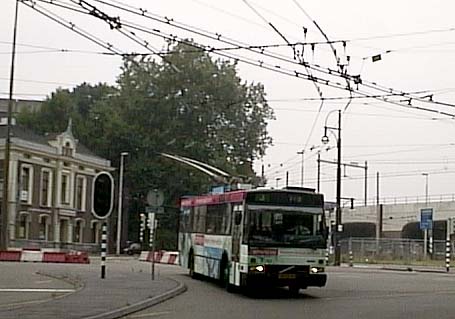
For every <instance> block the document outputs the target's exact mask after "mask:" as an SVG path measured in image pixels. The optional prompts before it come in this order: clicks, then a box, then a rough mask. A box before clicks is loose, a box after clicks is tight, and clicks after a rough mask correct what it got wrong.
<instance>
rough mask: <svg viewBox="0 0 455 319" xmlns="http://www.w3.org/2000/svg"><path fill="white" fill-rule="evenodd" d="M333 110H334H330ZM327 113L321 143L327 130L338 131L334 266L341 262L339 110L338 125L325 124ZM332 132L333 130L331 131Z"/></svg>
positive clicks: (325, 140)
mask: <svg viewBox="0 0 455 319" xmlns="http://www.w3.org/2000/svg"><path fill="white" fill-rule="evenodd" d="M332 112H334V111H332ZM332 112H330V113H328V114H327V117H326V119H325V122H326V125H325V127H324V136H323V137H322V143H324V144H327V143H328V142H329V137H328V136H327V131H328V130H336V131H338V136H337V151H338V152H337V153H338V156H337V162H336V163H337V185H336V211H335V227H336V228H335V237H334V242H335V262H334V265H335V266H339V265H340V264H341V245H340V233H341V232H342V230H343V229H342V228H343V225H342V223H341V110H338V127H329V126H327V119H328V118H329V115H330V114H331V113H332ZM332 133H333V132H332Z"/></svg>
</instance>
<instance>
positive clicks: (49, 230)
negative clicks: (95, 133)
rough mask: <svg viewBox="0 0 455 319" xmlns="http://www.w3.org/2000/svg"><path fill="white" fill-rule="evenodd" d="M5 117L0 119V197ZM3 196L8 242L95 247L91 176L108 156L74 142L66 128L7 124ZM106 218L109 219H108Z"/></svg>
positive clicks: (107, 166)
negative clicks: (55, 130) (48, 130)
mask: <svg viewBox="0 0 455 319" xmlns="http://www.w3.org/2000/svg"><path fill="white" fill-rule="evenodd" d="M6 130H7V127H6V119H3V120H2V121H0V160H1V162H2V163H1V164H0V169H1V170H2V172H1V174H0V178H1V179H2V180H1V182H0V196H2V194H3V192H2V189H1V188H2V187H3V161H4V158H5V137H6ZM11 132H12V136H11V153H10V170H9V171H10V173H9V182H8V185H9V196H8V197H9V200H8V237H9V247H42V248H61V249H76V250H82V251H96V250H98V249H99V241H100V237H101V226H102V223H103V221H102V220H99V219H97V218H95V217H94V216H93V214H92V195H93V187H92V183H93V178H94V176H95V175H96V174H97V173H98V172H100V171H107V172H111V171H113V170H114V168H112V167H111V163H110V161H109V160H106V159H103V158H100V157H98V156H96V155H94V154H93V153H92V152H90V151H89V150H88V149H87V148H85V147H84V146H83V145H81V144H80V143H78V141H77V139H75V137H74V136H73V133H72V131H71V121H70V122H69V123H68V127H67V129H66V131H65V132H62V133H60V134H53V135H46V136H39V135H37V134H35V133H33V132H31V131H30V130H28V129H26V128H24V127H20V126H18V125H12V127H11ZM108 223H109V220H108Z"/></svg>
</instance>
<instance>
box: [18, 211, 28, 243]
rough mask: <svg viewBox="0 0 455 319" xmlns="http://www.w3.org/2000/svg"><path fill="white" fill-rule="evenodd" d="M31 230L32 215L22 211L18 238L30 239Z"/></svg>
mask: <svg viewBox="0 0 455 319" xmlns="http://www.w3.org/2000/svg"><path fill="white" fill-rule="evenodd" d="M29 231H30V215H29V214H27V213H21V214H20V215H19V227H18V228H17V238H19V239H28V238H29Z"/></svg>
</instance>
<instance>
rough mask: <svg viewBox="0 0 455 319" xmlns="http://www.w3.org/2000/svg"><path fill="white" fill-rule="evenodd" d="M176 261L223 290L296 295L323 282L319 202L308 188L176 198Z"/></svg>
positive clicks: (323, 230)
mask: <svg viewBox="0 0 455 319" xmlns="http://www.w3.org/2000/svg"><path fill="white" fill-rule="evenodd" d="M180 206H181V210H180V231H179V251H180V257H181V258H180V263H181V265H182V266H183V267H186V268H188V269H189V272H190V275H192V276H196V275H202V276H207V277H211V278H214V279H217V280H219V282H220V283H221V284H223V285H224V286H226V287H227V288H233V287H257V286H266V287H271V286H276V287H286V286H287V287H289V289H290V290H291V291H292V292H298V291H299V290H300V289H304V288H307V287H310V286H316V287H323V286H325V284H326V281H327V275H326V273H325V267H326V260H325V252H326V234H327V231H326V226H325V222H324V221H325V218H324V198H323V195H322V194H318V193H315V192H314V190H312V189H307V188H285V189H254V190H239V191H232V192H226V193H222V194H210V195H204V196H194V197H185V198H183V199H182V200H181V205H180Z"/></svg>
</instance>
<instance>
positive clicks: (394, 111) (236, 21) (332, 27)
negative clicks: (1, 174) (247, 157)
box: [0, 0, 455, 202]
mask: <svg viewBox="0 0 455 319" xmlns="http://www.w3.org/2000/svg"><path fill="white" fill-rule="evenodd" d="M122 1H123V3H128V5H129V6H130V7H129V8H130V10H131V11H132V12H140V11H138V10H137V8H142V9H144V10H147V13H146V14H145V15H149V14H150V16H151V17H154V18H157V19H158V20H159V19H163V17H166V18H167V19H173V22H171V23H170V24H164V23H161V22H159V21H158V20H152V19H149V18H146V17H141V16H139V15H135V14H133V13H127V12H126V11H122V10H118V9H115V8H113V7H111V6H107V5H105V4H104V5H103V4H102V3H100V2H99V1H95V0H87V2H88V3H90V4H92V5H94V6H96V7H97V8H98V9H100V10H102V11H103V12H105V13H106V14H107V15H109V16H112V17H117V16H118V17H120V20H121V21H122V22H124V23H127V24H133V23H134V24H136V25H140V26H141V28H142V27H145V28H148V29H150V30H151V31H153V30H154V31H155V32H156V31H157V30H159V31H160V33H161V34H164V33H168V34H172V35H174V36H177V37H179V38H193V39H194V40H195V41H197V42H199V43H201V44H204V45H209V46H212V47H215V48H220V47H232V45H230V44H227V43H226V42H225V43H222V42H220V41H216V40H211V39H209V38H207V37H202V36H200V35H197V34H195V33H194V32H188V31H185V30H183V29H182V28H176V27H173V26H172V24H175V23H177V22H178V23H181V24H180V25H182V24H185V25H187V26H189V28H188V29H191V30H192V31H194V30H195V29H198V30H199V31H200V32H201V33H210V34H212V36H213V35H214V34H218V37H219V39H220V40H225V41H229V42H230V43H233V42H235V43H239V42H240V43H242V44H243V45H245V46H250V45H256V46H261V45H274V44H280V45H282V44H285V43H286V42H285V40H284V39H283V37H282V36H280V34H281V35H283V36H284V38H286V41H288V42H290V43H295V42H305V43H308V42H318V43H320V42H325V41H326V39H325V38H324V37H323V36H322V34H321V32H320V31H319V30H318V29H317V28H316V27H315V24H314V23H313V22H312V21H311V20H310V18H311V19H312V20H315V21H316V22H317V24H318V25H319V26H320V28H321V29H322V31H323V32H324V33H325V34H326V35H327V37H328V38H329V39H330V40H331V41H335V40H336V41H338V40H339V41H340V42H335V43H333V48H334V49H335V50H336V54H337V57H338V59H339V61H340V62H341V63H344V64H346V62H347V59H348V57H349V65H347V72H348V73H349V74H351V75H360V78H361V79H362V81H363V84H365V85H360V86H359V90H360V91H361V92H362V94H367V95H384V94H397V93H398V92H405V93H410V94H411V95H406V96H403V97H397V96H387V97H385V98H386V99H387V100H388V101H393V102H394V103H387V102H384V101H381V100H378V99H365V98H356V97H359V96H362V95H359V94H356V93H353V94H352V95H353V96H354V97H355V98H354V99H353V100H352V102H351V104H350V105H349V107H348V108H347V109H346V110H345V106H346V104H347V102H348V99H346V98H347V97H349V96H350V95H349V93H348V91H347V90H346V86H347V82H346V81H345V80H344V79H342V78H340V77H339V76H334V75H330V74H328V73H327V72H329V70H334V71H338V70H339V66H337V63H336V62H335V61H336V59H335V57H334V54H333V52H332V49H331V47H330V46H329V45H327V44H316V45H315V46H314V50H312V49H311V46H309V45H307V46H305V50H304V53H303V57H301V58H303V60H304V61H305V62H306V63H309V65H310V66H311V68H310V72H312V75H313V76H315V77H317V78H319V79H321V80H320V82H319V83H318V84H317V85H315V84H314V83H313V82H312V81H309V80H308V79H305V75H306V74H307V72H308V70H307V69H305V68H304V67H303V66H302V65H299V64H298V63H292V62H293V61H294V62H298V60H293V58H294V52H293V49H292V47H280V48H267V49H265V50H264V52H265V53H267V55H264V54H259V53H254V52H251V51H247V50H232V51H221V52H222V54H224V55H225V56H224V57H223V58H226V55H228V56H230V57H236V58H238V59H239V61H240V62H239V67H238V69H239V73H240V75H241V77H242V79H243V80H245V81H247V82H261V83H263V84H264V85H265V89H266V92H267V96H268V99H269V101H270V102H269V104H270V106H271V107H272V108H273V109H274V111H275V114H276V117H277V119H276V120H275V121H273V122H271V123H270V125H269V132H270V134H271V136H272V137H273V139H274V146H272V147H270V148H269V149H268V151H267V155H266V156H265V157H264V158H263V159H262V160H258V161H257V162H256V163H255V168H256V170H257V172H258V173H260V168H261V165H264V167H265V174H266V177H267V178H268V180H269V186H273V187H275V186H276V185H278V186H279V187H281V186H284V183H285V178H286V172H289V177H290V184H292V185H296V186H298V185H300V183H301V163H302V162H301V161H302V156H301V155H298V154H297V152H298V151H301V150H303V149H304V150H305V153H304V184H305V186H308V187H314V188H315V187H316V176H317V174H316V173H317V171H316V158H317V152H316V151H317V150H320V151H321V158H322V159H324V160H329V161H333V160H336V147H335V146H336V143H335V142H336V141H335V138H334V136H333V134H330V135H329V137H330V141H329V144H328V146H330V147H331V148H330V150H328V151H327V150H326V148H327V147H324V148H321V137H322V136H323V133H324V129H323V127H324V123H325V121H326V120H327V124H328V125H329V126H337V114H336V112H333V113H331V114H330V116H329V117H327V114H328V113H329V112H331V111H333V110H338V109H342V110H343V119H342V161H343V162H344V163H351V162H355V163H359V164H361V165H364V162H365V161H368V168H369V169H368V197H369V199H370V200H373V199H374V196H376V180H375V176H376V172H379V173H380V175H381V181H380V195H381V197H405V196H407V197H410V198H414V199H415V198H416V197H417V196H420V197H421V198H423V196H424V195H425V182H426V177H425V176H424V175H422V173H428V174H429V175H428V181H429V187H428V188H429V194H430V195H431V196H437V195H441V194H455V187H454V186H455V140H454V138H453V136H454V134H453V133H454V132H455V122H454V120H453V118H451V117H450V116H447V115H444V114H438V113H436V112H437V111H440V112H443V113H447V114H455V108H453V107H452V106H451V105H450V104H455V83H454V81H453V72H454V71H455V61H454V59H453V58H452V56H453V54H454V52H455V23H454V22H453V12H454V11H455V4H454V3H453V2H452V1H449V0H441V1H431V2H429V1H422V0H417V1H416V0H414V1H411V0H401V1H390V0H383V1H360V0H346V1H333V0H332V1H327V0H325V1H324V0H318V1H316V0H312V1H303V0H282V1H270V0H267V1H258V0H255V1H247V2H245V1H242V0H230V1H226V0H218V1H208V0H186V1H183V0H180V1H177V0H155V1H145V0H142V1H141V0H136V1H126V0H122ZM106 2H108V3H111V4H114V3H115V4H117V5H119V6H124V5H123V4H122V2H117V1H113V0H106ZM14 3H15V1H14V0H2V4H1V10H0V19H1V21H2V28H1V29H0V96H1V97H3V98H6V97H7V96H8V87H9V85H8V80H9V69H10V60H11V41H12V27H13V18H14ZM29 3H30V2H29ZM54 3H57V4H59V3H62V4H70V5H72V6H75V8H76V7H78V6H77V5H75V4H74V3H72V2H71V1H70V0H58V1H54ZM38 6H42V8H43V9H45V10H50V13H48V14H56V15H57V16H56V18H63V20H64V21H71V22H72V23H73V24H74V25H75V29H78V28H81V30H85V31H86V32H88V33H87V34H88V35H90V36H96V37H97V38H98V39H99V40H100V42H104V41H106V42H108V43H110V44H112V45H113V47H112V48H113V49H115V50H117V51H118V52H124V53H126V52H150V51H147V49H146V48H145V47H143V46H140V45H138V44H137V43H135V42H133V41H131V40H129V39H127V37H126V36H124V35H122V34H120V33H119V32H118V31H116V30H111V29H110V28H109V26H108V25H107V24H106V23H105V22H103V21H100V20H99V19H97V18H95V17H92V16H85V15H81V14H78V13H75V12H71V11H68V10H64V9H61V8H58V7H56V6H52V5H46V4H45V3H43V2H40V1H37V6H36V8H39V7H38ZM79 8H80V7H79ZM40 10H41V9H40ZM143 12H145V11H143ZM63 20H62V21H63ZM269 23H272V24H273V26H274V27H275V28H276V29H277V30H278V31H279V33H280V34H279V33H278V32H277V31H274V30H273V29H272V27H271V26H270V25H269ZM305 29H306V30H307V33H306V34H305V32H304V30H305ZM78 30H79V29H78ZM122 30H124V31H125V32H128V31H131V30H132V29H128V28H127V27H123V28H122ZM129 35H130V36H131V34H129ZM135 35H136V36H137V38H136V39H137V40H138V41H140V42H141V41H142V42H141V43H144V42H143V41H147V43H149V44H150V45H151V47H153V49H151V50H154V51H161V50H165V49H166V45H165V43H164V40H163V39H162V38H160V37H157V36H153V35H151V34H148V33H145V32H139V31H135ZM215 37H217V36H215ZM17 41H18V47H17V51H18V54H17V59H16V75H15V79H16V81H15V89H14V91H15V97H16V98H27V99H44V98H45V97H46V96H47V95H49V94H50V93H51V92H52V91H54V90H55V89H56V88H57V87H66V88H71V87H74V86H75V85H77V84H79V83H81V82H84V81H85V82H89V83H92V84H95V83H98V82H107V83H111V84H113V83H115V79H116V76H117V75H118V74H119V72H120V70H119V66H120V63H121V59H120V58H119V57H118V56H110V55H106V54H99V53H100V52H104V53H105V52H109V51H108V50H106V49H105V48H102V47H101V46H99V45H97V44H94V43H93V42H90V41H89V40H87V39H86V38H84V37H81V36H80V35H77V34H75V33H74V32H72V31H70V30H68V29H66V28H65V27H63V26H61V25H59V24H57V23H56V22H54V21H51V20H50V19H49V18H47V17H44V16H43V15H42V14H40V13H38V12H36V11H34V10H32V9H31V8H29V7H27V6H25V5H23V4H21V5H20V6H19V24H18V38H17ZM342 41H345V43H346V45H345V46H343V42H342ZM149 48H150V47H149ZM294 48H295V50H299V52H300V53H301V46H295V47H294ZM62 51H68V52H62ZM379 54H380V55H381V59H380V60H379V61H376V62H373V61H372V57H373V56H377V55H379ZM270 55H274V56H275V58H271V57H270ZM213 56H214V57H216V58H219V57H221V56H219V55H213ZM157 59H158V58H157ZM242 61H249V64H246V63H243V62H242ZM261 63H262V67H260V66H259V64H261ZM265 67H267V68H271V69H274V70H268V69H266V68H265ZM318 70H320V71H318ZM277 71H278V72H277ZM321 71H322V72H321ZM295 72H297V73H295ZM324 72H325V73H324ZM286 73H290V74H291V75H292V74H297V75H299V76H298V77H296V76H290V75H288V74H286ZM322 82H324V83H322ZM349 82H350V85H351V86H352V87H353V88H355V89H357V87H356V85H354V83H353V82H352V81H349ZM326 84H329V86H327V85H326ZM316 86H317V88H316ZM333 86H335V87H337V88H334V87H333ZM383 88H387V89H386V90H382V89H383ZM318 91H320V93H318ZM420 92H421V93H420ZM429 95H432V100H433V102H444V103H447V104H449V105H441V104H436V103H431V101H430V97H428V96H429ZM321 96H322V97H323V98H325V99H327V100H325V101H324V103H322V104H321V101H320V97H321ZM410 97H412V99H410ZM331 98H336V99H331ZM383 99H384V98H383ZM416 108H419V109H416ZM422 109H426V111H425V110H422ZM333 133H335V135H336V134H337V132H336V131H333ZM363 174H364V171H363V170H362V169H359V168H347V169H346V171H345V172H343V175H344V177H343V187H342V189H343V190H342V196H343V197H354V198H356V201H359V202H363V198H364V195H363V194H364V180H363ZM335 178H336V167H335V165H331V164H322V165H321V191H322V192H323V193H325V194H326V198H327V199H328V200H334V197H335Z"/></svg>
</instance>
